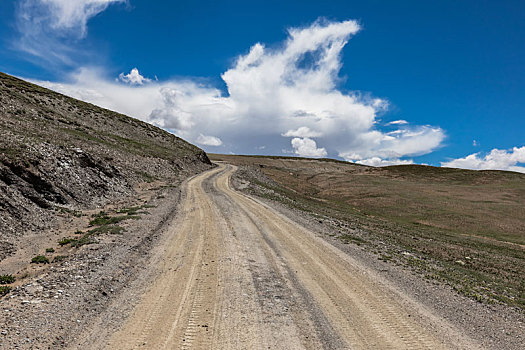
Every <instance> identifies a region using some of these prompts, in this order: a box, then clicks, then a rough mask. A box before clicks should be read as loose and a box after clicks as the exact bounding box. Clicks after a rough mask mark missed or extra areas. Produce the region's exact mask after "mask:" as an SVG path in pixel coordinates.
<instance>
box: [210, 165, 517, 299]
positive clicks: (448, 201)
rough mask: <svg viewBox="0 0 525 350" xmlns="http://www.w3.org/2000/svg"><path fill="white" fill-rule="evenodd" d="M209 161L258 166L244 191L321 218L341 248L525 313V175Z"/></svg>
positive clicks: (247, 176) (248, 174)
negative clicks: (346, 245)
mask: <svg viewBox="0 0 525 350" xmlns="http://www.w3.org/2000/svg"><path fill="white" fill-rule="evenodd" d="M211 157H212V159H216V160H226V161H228V162H230V163H233V164H236V165H239V166H250V167H251V169H256V170H249V171H248V170H243V169H242V168H241V172H242V175H241V177H242V178H243V179H245V180H246V179H247V180H249V181H250V186H249V187H248V189H247V190H248V191H251V192H252V193H254V194H256V195H258V196H261V197H264V198H268V199H271V200H274V201H278V202H281V203H283V204H284V205H286V206H289V207H291V208H295V209H298V210H301V211H303V212H305V213H307V214H310V215H321V216H322V217H324V218H330V219H329V220H326V221H327V222H330V225H332V226H333V227H334V230H337V231H339V232H340V233H339V234H338V235H337V237H338V238H339V239H340V240H342V241H343V242H345V243H355V244H358V245H359V244H361V246H362V247H363V248H364V249H366V250H369V251H371V252H374V253H375V254H377V256H378V258H379V259H381V260H383V261H388V262H389V263H392V264H397V265H402V266H405V267H406V268H408V269H411V270H414V271H417V272H418V273H420V274H421V275H422V276H425V277H426V278H427V280H429V281H432V282H434V283H437V282H439V283H446V284H449V285H450V286H451V287H452V288H454V289H455V290H457V291H458V292H459V293H461V294H464V295H466V296H468V297H471V298H472V299H474V300H477V301H482V302H487V303H505V304H507V305H511V306H517V307H520V308H523V309H525V283H524V282H523V273H524V271H525V251H524V250H523V246H524V245H525V231H524V228H525V195H524V194H525V175H524V174H519V173H512V172H503V171H471V170H461V169H447V168H436V167H429V166H419V165H406V166H392V167H385V168H373V167H367V166H362V165H355V164H351V163H347V162H340V161H326V160H313V159H300V158H289V157H253V156H252V157H246V156H226V155H211ZM256 173H260V174H261V176H259V175H256ZM355 231H357V232H364V233H365V235H364V236H363V235H355V234H354V233H353V232H355ZM362 237H366V240H365V242H361V241H360V240H361V239H363V238H362Z"/></svg>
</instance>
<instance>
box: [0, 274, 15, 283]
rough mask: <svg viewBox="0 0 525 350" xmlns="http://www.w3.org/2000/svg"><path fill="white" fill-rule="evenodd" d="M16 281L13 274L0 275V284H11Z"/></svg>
mask: <svg viewBox="0 0 525 350" xmlns="http://www.w3.org/2000/svg"><path fill="white" fill-rule="evenodd" d="M15 281H16V278H15V276H13V275H1V276H0V284H11V283H14V282H15Z"/></svg>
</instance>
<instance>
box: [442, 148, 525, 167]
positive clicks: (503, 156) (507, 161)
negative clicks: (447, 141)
mask: <svg viewBox="0 0 525 350" xmlns="http://www.w3.org/2000/svg"><path fill="white" fill-rule="evenodd" d="M519 163H525V146H523V147H520V148H518V147H514V148H513V149H511V150H502V149H497V148H494V149H493V150H492V151H490V153H488V154H486V155H485V156H482V155H481V154H480V153H474V154H470V155H468V156H466V157H465V158H459V159H454V160H451V161H449V162H442V163H441V166H443V167H448V168H462V169H473V170H482V169H486V170H489V169H490V170H509V171H517V172H520V173H525V166H520V165H519Z"/></svg>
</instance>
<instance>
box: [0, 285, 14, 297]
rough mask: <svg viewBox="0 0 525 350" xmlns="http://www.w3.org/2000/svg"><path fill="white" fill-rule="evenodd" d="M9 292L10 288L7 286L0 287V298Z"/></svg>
mask: <svg viewBox="0 0 525 350" xmlns="http://www.w3.org/2000/svg"><path fill="white" fill-rule="evenodd" d="M10 291H11V287H9V286H0V296H4V295H6V294H8V293H9V292H10Z"/></svg>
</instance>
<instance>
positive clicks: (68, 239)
mask: <svg viewBox="0 0 525 350" xmlns="http://www.w3.org/2000/svg"><path fill="white" fill-rule="evenodd" d="M73 241H75V239H74V238H64V239H62V240H60V241H58V244H60V245H66V244H69V243H71V242H73Z"/></svg>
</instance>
